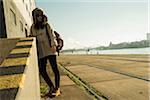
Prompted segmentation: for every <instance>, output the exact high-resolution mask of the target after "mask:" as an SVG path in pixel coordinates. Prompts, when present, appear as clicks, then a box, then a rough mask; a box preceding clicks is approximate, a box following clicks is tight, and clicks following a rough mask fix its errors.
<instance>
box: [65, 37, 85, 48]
mask: <svg viewBox="0 0 150 100" xmlns="http://www.w3.org/2000/svg"><path fill="white" fill-rule="evenodd" d="M83 47H85V46H84V45H83V44H82V43H80V42H79V41H78V40H76V39H73V38H70V37H69V38H67V39H64V49H79V48H83Z"/></svg>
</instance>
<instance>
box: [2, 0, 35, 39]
mask: <svg viewBox="0 0 150 100" xmlns="http://www.w3.org/2000/svg"><path fill="white" fill-rule="evenodd" d="M23 1H25V2H26V4H24V3H23ZM27 1H29V0H3V6H4V15H5V24H6V33H7V37H8V38H17V37H19V38H20V37H26V35H27V34H29V32H30V26H31V23H32V17H31V16H32V14H31V11H32V9H34V8H35V4H34V3H35V2H34V1H33V0H32V1H33V2H32V6H31V7H28V6H27V7H26V5H28V3H27ZM28 8H30V9H28ZM27 9H28V11H27ZM25 30H26V31H25ZM26 32H27V33H26Z"/></svg>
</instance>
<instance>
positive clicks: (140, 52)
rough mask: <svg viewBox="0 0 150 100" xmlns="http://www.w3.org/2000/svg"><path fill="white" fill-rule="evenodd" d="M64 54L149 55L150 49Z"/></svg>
mask: <svg viewBox="0 0 150 100" xmlns="http://www.w3.org/2000/svg"><path fill="white" fill-rule="evenodd" d="M64 54H150V47H148V48H132V49H114V50H90V51H89V52H87V51H74V52H73V53H72V52H65V53H64Z"/></svg>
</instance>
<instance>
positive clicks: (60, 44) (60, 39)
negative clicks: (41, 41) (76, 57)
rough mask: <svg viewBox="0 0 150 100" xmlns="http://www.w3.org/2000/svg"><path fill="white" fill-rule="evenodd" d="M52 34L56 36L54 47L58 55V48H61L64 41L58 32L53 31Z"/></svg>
mask: <svg viewBox="0 0 150 100" xmlns="http://www.w3.org/2000/svg"><path fill="white" fill-rule="evenodd" d="M54 34H55V36H56V41H57V44H58V45H57V47H56V51H57V52H58V56H59V52H60V50H62V48H63V46H64V41H63V39H62V38H61V37H60V34H59V33H58V32H56V31H54Z"/></svg>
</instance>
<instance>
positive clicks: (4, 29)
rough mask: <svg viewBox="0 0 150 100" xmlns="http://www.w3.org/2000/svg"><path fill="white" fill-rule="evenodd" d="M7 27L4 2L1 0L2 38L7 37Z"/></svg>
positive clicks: (0, 30)
mask: <svg viewBox="0 0 150 100" xmlns="http://www.w3.org/2000/svg"><path fill="white" fill-rule="evenodd" d="M6 37H7V35H6V27H5V18H4V9H3V2H2V1H0V38H6Z"/></svg>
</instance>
